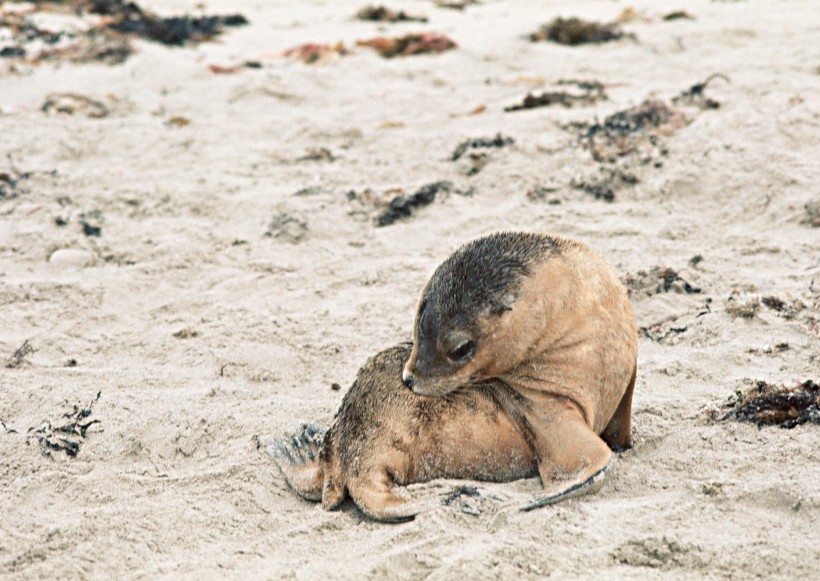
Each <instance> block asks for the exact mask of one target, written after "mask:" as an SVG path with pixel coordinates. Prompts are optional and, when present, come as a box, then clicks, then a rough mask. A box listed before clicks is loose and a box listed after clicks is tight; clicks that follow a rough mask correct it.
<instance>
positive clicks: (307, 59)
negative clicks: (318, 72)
mask: <svg viewBox="0 0 820 581" xmlns="http://www.w3.org/2000/svg"><path fill="white" fill-rule="evenodd" d="M348 53H349V51H348V50H347V49H346V48H345V45H344V43H342V42H337V43H336V44H317V43H312V42H311V43H307V44H300V45H298V46H294V47H292V48H289V49H288V50H286V51H285V52H284V55H285V56H287V57H293V58H296V59H298V60H300V61H302V62H303V63H305V64H306V65H313V64H321V63H325V62H328V61H331V60H335V59H337V58H338V57H340V56H344V55H346V54H348Z"/></svg>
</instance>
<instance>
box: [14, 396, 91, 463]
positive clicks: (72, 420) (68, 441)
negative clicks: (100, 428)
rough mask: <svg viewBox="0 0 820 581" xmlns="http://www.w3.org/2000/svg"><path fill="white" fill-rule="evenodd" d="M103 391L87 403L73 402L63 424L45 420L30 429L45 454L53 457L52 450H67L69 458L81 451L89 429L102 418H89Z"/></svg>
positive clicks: (64, 416)
mask: <svg viewBox="0 0 820 581" xmlns="http://www.w3.org/2000/svg"><path fill="white" fill-rule="evenodd" d="M100 395H102V392H101V391H100V392H97V397H95V398H94V399H93V400H91V401H90V402H89V403H88V404H87V405H85V406H83V405H80V404H73V405H72V406H71V410H69V411H67V412H65V413H64V414H63V418H64V421H63V423H62V425H59V426H54V425H52V423H51V422H49V421H46V422H44V423H43V424H42V425H41V426H40V427H39V428H36V429H33V428H32V429H30V430H29V434H30V435H29V438H32V437H33V438H36V439H37V443H38V444H39V446H40V450H41V451H42V452H43V455H44V456H48V457H49V458H52V457H53V456H52V452H65V454H66V456H68V457H69V458H74V457H76V456H77V454H79V453H80V445H81V443H82V442H83V440H85V439H86V437H87V435H88V429H89V428H90V427H91V426H93V425H94V424H98V423H100V420H89V419H88V417H89V416H90V415H91V413H92V412H93V408H94V404H95V403H97V401H99V399H100Z"/></svg>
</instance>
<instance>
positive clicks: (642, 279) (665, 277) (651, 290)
mask: <svg viewBox="0 0 820 581" xmlns="http://www.w3.org/2000/svg"><path fill="white" fill-rule="evenodd" d="M621 282H623V283H624V286H626V290H627V293H628V294H629V296H630V297H632V296H635V295H637V296H647V297H651V296H654V295H657V294H661V293H668V292H674V293H678V294H687V295H690V294H698V293H700V292H701V289H699V288H697V287H695V286H692V285H691V284H690V283H688V282H687V281H685V280H684V279H683V278H681V276H680V275H679V274H678V273H677V271H675V270H673V269H671V268H668V267H664V266H653V267H652V268H650V269H649V270H639V271H638V272H637V273H635V274H632V273H631V272H630V273H627V274H625V275H624V276H623V277H622V278H621Z"/></svg>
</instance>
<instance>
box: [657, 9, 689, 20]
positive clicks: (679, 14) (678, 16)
mask: <svg viewBox="0 0 820 581" xmlns="http://www.w3.org/2000/svg"><path fill="white" fill-rule="evenodd" d="M694 19H695V17H694V16H692V15H691V14H689V13H688V12H687V11H686V10H675V11H674V12H670V13H669V14H665V15H664V16H663V18H662V20H694Z"/></svg>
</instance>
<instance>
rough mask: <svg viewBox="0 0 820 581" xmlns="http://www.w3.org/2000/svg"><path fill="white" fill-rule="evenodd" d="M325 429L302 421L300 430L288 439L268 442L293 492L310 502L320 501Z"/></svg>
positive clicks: (322, 481) (272, 454)
mask: <svg viewBox="0 0 820 581" xmlns="http://www.w3.org/2000/svg"><path fill="white" fill-rule="evenodd" d="M324 435H325V430H324V429H323V428H320V427H319V426H316V425H314V424H302V426H301V429H300V432H299V433H294V434H291V435H290V437H289V438H277V439H276V440H274V441H273V442H271V443H270V444H268V454H269V455H270V456H271V457H272V458H273V459H274V461H275V462H276V465H277V466H278V467H279V470H280V471H281V472H282V476H284V477H285V480H286V481H287V483H288V486H290V487H291V489H293V491H294V492H295V493H296V494H298V495H299V496H301V497H302V498H305V499H307V500H312V501H317V502H318V501H320V500H322V486H323V483H324V470H323V468H322V465H321V464H320V463H319V449H320V448H321V446H322V440H323V438H324Z"/></svg>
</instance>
